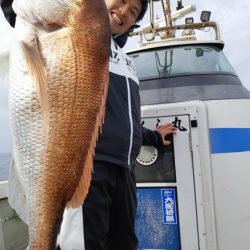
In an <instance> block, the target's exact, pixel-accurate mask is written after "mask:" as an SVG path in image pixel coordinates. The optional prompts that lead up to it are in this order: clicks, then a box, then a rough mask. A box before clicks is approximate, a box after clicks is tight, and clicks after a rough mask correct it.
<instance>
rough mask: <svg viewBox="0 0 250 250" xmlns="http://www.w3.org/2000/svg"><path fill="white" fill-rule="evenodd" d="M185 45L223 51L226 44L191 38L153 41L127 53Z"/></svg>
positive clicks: (218, 41)
mask: <svg viewBox="0 0 250 250" xmlns="http://www.w3.org/2000/svg"><path fill="white" fill-rule="evenodd" d="M185 45H207V46H215V47H217V48H218V49H220V50H222V49H223V48H224V42H223V41H222V40H213V41H212V40H194V39H192V38H191V37H190V39H189V40H187V39H181V38H180V39H176V38H175V39H173V40H172V41H171V40H168V41H166V40H160V41H153V42H148V43H146V44H145V43H144V44H143V45H141V46H139V47H136V48H133V49H129V50H127V51H126V53H128V54H130V53H133V52H139V51H144V50H150V49H155V48H159V49H160V48H166V47H178V46H185Z"/></svg>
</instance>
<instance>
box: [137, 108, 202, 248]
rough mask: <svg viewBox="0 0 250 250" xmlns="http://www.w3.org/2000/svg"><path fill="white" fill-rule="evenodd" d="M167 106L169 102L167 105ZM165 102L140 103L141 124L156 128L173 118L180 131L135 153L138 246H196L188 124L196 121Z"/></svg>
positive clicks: (196, 234)
mask: <svg viewBox="0 0 250 250" xmlns="http://www.w3.org/2000/svg"><path fill="white" fill-rule="evenodd" d="M164 106H165V108H164ZM166 107H167V106H166V105H155V106H146V107H143V108H142V125H143V126H145V127H147V128H150V129H153V130H154V129H155V127H156V126H157V125H159V124H163V123H166V122H168V123H173V124H175V126H176V127H177V135H174V136H173V135H172V136H169V138H168V139H169V140H171V145H169V146H163V147H161V148H159V149H156V148H154V147H149V146H144V147H142V149H141V152H140V154H139V156H138V158H137V162H136V167H135V173H136V181H137V198H138V209H137V216H136V233H137V236H138V240H139V245H138V249H139V250H142V249H154V250H157V249H161V250H180V249H182V250H198V249H200V248H199V240H198V228H197V212H196V199H195V184H194V183H195V182H194V173H193V163H192V152H191V150H192V149H191V142H190V138H191V136H190V133H191V129H190V126H191V124H192V126H196V125H197V124H195V123H196V122H197V121H195V120H192V119H193V118H192V117H190V114H188V112H185V109H184V108H181V109H180V108H176V109H171V112H170V110H169V109H167V108H166Z"/></svg>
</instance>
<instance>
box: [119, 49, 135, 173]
mask: <svg viewBox="0 0 250 250" xmlns="http://www.w3.org/2000/svg"><path fill="white" fill-rule="evenodd" d="M118 48H119V50H120V52H121V48H120V47H119V46H118ZM120 54H121V56H122V64H123V67H124V68H125V72H126V75H125V77H126V82H127V92H128V114H129V122H130V142H129V150H128V167H129V169H130V170H131V151H132V145H133V133H134V129H133V119H132V109H131V92H130V84H129V80H128V70H127V67H126V65H125V59H124V57H123V55H122V52H121V53H120Z"/></svg>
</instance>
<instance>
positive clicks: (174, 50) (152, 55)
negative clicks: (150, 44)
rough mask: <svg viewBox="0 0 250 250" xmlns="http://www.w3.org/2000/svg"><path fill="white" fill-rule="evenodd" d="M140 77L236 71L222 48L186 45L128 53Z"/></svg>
mask: <svg viewBox="0 0 250 250" xmlns="http://www.w3.org/2000/svg"><path fill="white" fill-rule="evenodd" d="M130 56H131V57H132V58H133V60H134V62H135V65H136V70H137V74H138V77H139V79H140V80H148V79H154V78H165V77H171V76H178V75H190V74H192V75H193V74H220V73H222V74H225V73H227V74H228V73H229V74H234V75H235V74H236V73H235V71H234V70H233V68H232V66H231V65H230V63H229V62H228V60H227V58H226V57H225V55H224V53H223V51H222V50H220V49H218V48H216V47H214V46H204V45H203V46H201V45H192V46H191V45H190V46H181V47H168V48H157V49H153V50H147V51H139V52H138V53H133V54H130Z"/></svg>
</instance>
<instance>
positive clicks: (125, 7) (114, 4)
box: [105, 0, 142, 35]
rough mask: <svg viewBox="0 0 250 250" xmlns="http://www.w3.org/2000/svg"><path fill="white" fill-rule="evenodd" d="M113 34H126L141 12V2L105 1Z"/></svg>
mask: <svg viewBox="0 0 250 250" xmlns="http://www.w3.org/2000/svg"><path fill="white" fill-rule="evenodd" d="M105 2H106V5H107V9H108V13H109V21H110V26H111V32H112V34H113V35H117V34H121V33H124V32H126V31H127V30H128V29H129V28H130V27H131V26H132V25H133V24H134V23H135V22H136V19H137V18H138V16H139V14H140V12H141V7H142V6H141V0H105Z"/></svg>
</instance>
